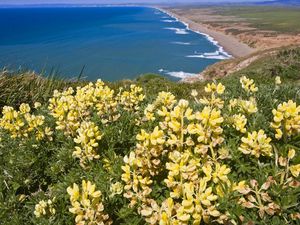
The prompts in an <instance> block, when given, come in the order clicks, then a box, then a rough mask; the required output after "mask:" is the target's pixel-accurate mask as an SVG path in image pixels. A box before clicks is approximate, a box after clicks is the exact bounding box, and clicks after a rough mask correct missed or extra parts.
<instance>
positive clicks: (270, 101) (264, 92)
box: [0, 49, 300, 225]
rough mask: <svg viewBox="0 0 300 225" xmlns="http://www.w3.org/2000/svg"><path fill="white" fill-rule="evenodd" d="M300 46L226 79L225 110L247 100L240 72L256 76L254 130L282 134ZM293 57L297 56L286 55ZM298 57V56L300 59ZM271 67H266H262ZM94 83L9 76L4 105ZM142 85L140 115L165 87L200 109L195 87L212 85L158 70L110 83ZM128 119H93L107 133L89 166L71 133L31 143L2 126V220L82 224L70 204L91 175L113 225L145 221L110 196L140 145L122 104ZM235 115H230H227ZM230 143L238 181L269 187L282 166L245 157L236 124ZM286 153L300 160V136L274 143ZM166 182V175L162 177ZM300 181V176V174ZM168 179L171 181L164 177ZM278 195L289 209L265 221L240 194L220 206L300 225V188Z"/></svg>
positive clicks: (235, 213)
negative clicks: (280, 120) (277, 119)
mask: <svg viewBox="0 0 300 225" xmlns="http://www.w3.org/2000/svg"><path fill="white" fill-rule="evenodd" d="M299 56H300V53H299V49H298V50H293V51H286V52H285V51H283V52H281V53H280V54H279V55H278V57H277V58H276V60H278V62H280V63H274V64H275V65H274V66H273V67H270V66H271V63H268V66H263V67H262V66H261V65H265V63H267V62H260V63H258V64H256V65H252V68H251V67H250V68H247V70H244V71H241V72H239V73H236V74H234V75H233V76H231V77H226V78H223V79H221V80H220V81H221V82H222V83H223V84H224V85H225V86H226V92H225V94H224V100H225V107H226V106H227V105H228V104H229V101H230V100H231V99H233V98H240V97H241V98H246V97H247V95H246V94H245V93H242V92H241V89H240V83H239V79H238V77H239V76H241V75H247V76H249V77H250V78H253V79H254V80H255V82H256V84H257V86H258V89H259V92H257V93H256V94H255V97H256V100H257V104H258V109H259V111H258V112H257V113H256V114H254V115H251V116H250V117H249V127H248V130H249V131H255V130H259V129H263V130H264V131H265V132H266V134H267V135H268V136H270V137H272V138H273V139H274V131H273V130H272V129H271V127H270V121H272V119H273V115H272V109H274V108H276V107H277V105H278V104H280V103H282V102H284V101H287V100H289V99H292V100H293V101H294V102H296V103H297V104H298V105H299V104H300V93H299V83H298V82H297V80H298V79H299V76H298V75H299ZM288 57H291V58H292V60H285V59H286V58H288ZM296 59H297V60H296ZM262 68H263V69H262ZM278 75H283V76H281V78H282V80H283V84H282V85H281V86H280V88H276V87H275V83H274V78H275V76H278ZM85 83H86V82H77V83H72V82H68V81H61V80H57V79H50V80H49V79H45V78H41V77H38V76H36V75H32V74H28V73H24V74H23V75H20V74H18V75H13V74H9V75H8V74H5V73H3V74H2V75H1V76H0V96H1V97H0V99H1V102H0V108H2V107H3V106H4V105H11V106H13V107H17V106H19V105H20V103H21V102H28V103H30V105H33V103H34V102H35V101H40V102H41V103H42V104H43V106H46V105H47V104H48V99H49V97H50V96H52V93H53V91H54V89H58V90H64V89H66V88H67V87H69V86H73V87H74V86H83V85H84V84H85ZM132 83H135V84H137V85H139V86H142V87H143V89H144V93H145V95H146V99H145V100H144V102H143V104H142V106H141V109H140V113H141V114H142V113H143V110H144V109H145V107H146V106H147V104H148V103H151V102H152V101H153V100H154V99H155V98H156V96H157V94H158V92H160V91H168V92H171V93H173V94H174V95H175V96H176V97H177V98H178V99H188V100H190V106H191V107H192V108H193V109H194V110H196V109H199V105H198V104H196V103H195V102H194V101H193V100H192V97H191V95H190V94H191V90H192V89H195V90H197V91H198V92H199V94H200V95H204V94H205V93H204V91H203V89H204V85H205V83H201V82H199V83H193V84H186V83H176V82H172V81H169V80H167V79H165V78H163V77H160V76H158V75H146V76H142V77H139V78H137V79H136V80H135V81H119V82H114V83H110V84H108V85H109V86H110V87H111V88H113V89H114V90H116V91H117V90H118V89H119V87H124V88H126V87H128V86H129V85H130V84H132ZM119 110H120V111H119V112H120V113H121V117H120V118H119V119H118V120H117V121H115V122H112V123H109V124H106V125H104V124H102V123H101V120H100V119H99V118H98V116H97V115H96V114H95V115H93V116H92V121H93V122H94V123H95V124H96V125H97V126H99V127H100V129H101V130H102V131H103V137H102V139H101V140H100V141H99V147H98V148H97V152H98V153H99V154H100V159H99V160H95V161H92V162H89V165H88V168H87V169H85V170H83V169H82V167H81V166H80V165H79V162H78V160H77V159H74V158H73V157H72V152H73V151H74V148H75V143H74V141H73V139H72V138H68V137H66V136H65V135H64V134H63V132H61V131H55V132H54V134H53V141H37V140H35V138H34V137H29V138H27V139H25V140H22V139H18V138H17V139H12V138H11V137H9V135H8V134H7V133H6V132H4V131H3V130H1V131H0V134H1V135H0V136H1V141H0V221H1V222H0V223H1V224H4V225H6V224H7V225H9V224H28V225H29V224H74V215H73V214H71V213H70V212H69V208H70V201H69V195H68V194H67V192H66V190H67V188H68V187H69V186H72V184H73V183H77V184H79V183H80V182H81V180H82V179H86V180H90V181H92V182H93V183H94V184H96V187H97V190H101V192H102V195H103V198H104V199H103V202H104V207H105V210H106V212H107V213H108V214H109V216H110V218H111V219H112V220H113V221H114V223H113V224H128V225H129V224H131V225H132V224H136V225H139V224H145V221H144V219H143V218H142V217H141V216H140V215H139V214H138V213H137V209H136V208H129V207H128V200H127V199H125V198H123V197H122V195H115V196H113V197H111V196H110V194H111V191H110V188H111V185H112V184H114V183H115V182H121V174H122V169H121V166H122V165H123V164H124V163H123V157H124V156H125V155H127V154H128V153H129V152H130V151H132V150H133V149H134V148H135V145H136V135H137V134H138V133H139V132H140V129H141V127H140V126H137V125H136V124H137V123H136V121H137V119H139V118H140V117H139V116H138V115H136V114H134V113H130V112H126V111H123V110H121V109H119ZM38 112H39V113H40V114H42V115H44V116H45V121H46V123H47V124H49V126H50V127H51V128H52V129H53V130H54V129H55V126H56V125H55V120H54V118H53V117H52V116H50V115H49V113H48V110H47V108H46V107H44V108H41V109H39V111H38ZM224 113H225V114H226V113H229V112H226V110H225V112H224ZM155 125H157V124H155V122H153V123H151V122H150V123H148V124H147V125H142V126H144V127H143V128H145V129H147V128H150V127H151V128H153V127H154V126H155ZM224 136H226V141H225V143H224V147H225V148H226V149H228V150H229V153H230V155H231V158H230V159H229V160H228V161H227V165H228V166H230V168H231V170H232V173H231V174H230V176H231V177H230V178H231V179H233V180H248V181H249V180H251V179H256V180H257V181H258V182H259V185H262V184H263V183H264V182H265V180H266V179H267V178H268V177H269V176H274V177H275V176H276V174H277V171H276V170H277V169H276V166H275V165H274V163H270V161H268V160H267V159H266V158H264V157H263V158H261V159H260V160H259V161H258V160H257V159H256V158H253V157H250V156H249V157H245V156H244V155H243V153H242V152H241V151H240V150H239V149H238V147H239V145H240V143H241V137H242V136H243V135H241V134H240V133H238V132H237V131H236V130H235V129H233V128H232V127H230V126H226V127H224ZM274 147H275V148H276V149H278V151H279V152H280V154H282V155H285V156H287V152H288V150H289V148H294V149H295V150H296V152H297V156H296V157H295V158H294V159H293V160H292V162H293V164H297V163H300V154H299V152H300V136H299V135H298V136H295V137H293V138H292V139H291V140H290V141H289V143H286V142H285V141H279V142H276V146H274ZM162 180H163V179H162ZM298 180H299V179H298ZM161 182H163V181H161ZM270 194H271V197H272V199H275V202H276V203H277V204H278V205H280V207H281V209H282V213H281V214H278V215H274V216H267V217H266V218H265V219H264V220H262V219H261V218H260V217H259V216H258V214H257V213H256V211H255V210H254V209H250V210H244V208H242V207H241V205H239V204H237V202H234V201H233V199H235V197H236V196H234V195H237V193H235V194H232V195H230V194H229V195H225V196H224V197H223V198H222V199H221V200H220V205H219V206H218V207H219V209H220V210H224V211H228V212H229V213H230V215H231V218H232V219H235V220H236V221H238V223H239V224H242V221H241V218H242V217H243V218H244V219H243V220H244V222H247V221H252V222H253V223H252V224H299V220H291V218H290V214H292V213H297V212H299V201H300V199H299V198H300V190H299V187H298V188H286V189H283V187H282V184H277V185H273V186H272V188H271V190H270ZM152 195H153V196H154V197H155V198H156V199H158V200H159V201H162V199H161V198H162V196H164V195H166V190H164V189H162V188H161V186H160V185H157V186H155V187H154V188H153V193H152ZM53 198H55V200H53V202H54V206H55V208H56V214H55V215H54V216H52V217H47V218H44V217H42V218H36V217H35V215H34V214H33V212H34V207H35V205H36V204H37V203H38V202H39V201H41V200H43V199H46V200H47V199H53Z"/></svg>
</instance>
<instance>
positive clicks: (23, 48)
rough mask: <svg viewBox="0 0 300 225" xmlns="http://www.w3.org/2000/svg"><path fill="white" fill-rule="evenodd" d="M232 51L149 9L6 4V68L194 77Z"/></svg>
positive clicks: (2, 60) (105, 76) (2, 28)
mask: <svg viewBox="0 0 300 225" xmlns="http://www.w3.org/2000/svg"><path fill="white" fill-rule="evenodd" d="M228 57H229V55H228V54H227V53H226V52H224V51H223V49H222V47H220V46H218V45H217V43H216V42H215V41H213V39H212V38H210V37H209V36H207V35H205V34H200V33H196V32H193V31H191V30H189V29H188V27H187V25H186V24H183V23H181V22H180V21H178V20H177V19H176V18H172V17H171V16H169V15H168V14H166V13H164V12H162V11H160V10H158V9H155V8H149V7H35V8H0V67H6V68H9V69H29V70H33V71H36V72H38V73H42V74H45V75H49V74H50V73H55V74H57V75H58V76H62V77H64V78H76V77H78V75H79V74H81V73H82V76H83V77H85V78H86V79H87V80H91V81H93V80H96V79H99V78H101V79H102V80H107V81H115V80H120V79H127V78H128V79H131V78H134V77H137V76H138V75H140V74H145V73H156V74H161V75H164V76H167V77H173V78H174V79H180V78H184V77H187V76H194V75H195V74H196V73H198V72H200V71H202V70H203V69H204V68H205V67H207V66H208V65H210V64H213V63H215V62H218V61H220V60H222V59H226V58H228Z"/></svg>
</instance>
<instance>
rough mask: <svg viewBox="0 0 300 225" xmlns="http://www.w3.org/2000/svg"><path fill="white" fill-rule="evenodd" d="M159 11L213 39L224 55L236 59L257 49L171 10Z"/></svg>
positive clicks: (162, 9) (163, 9)
mask: <svg viewBox="0 0 300 225" xmlns="http://www.w3.org/2000/svg"><path fill="white" fill-rule="evenodd" d="M157 9H158V10H160V11H162V12H164V13H166V14H168V15H169V16H171V17H173V18H176V19H177V20H179V21H180V22H182V23H184V24H186V26H187V27H188V29H190V30H192V31H194V32H197V33H200V34H202V35H206V36H208V37H211V38H212V39H213V40H211V41H212V42H215V44H216V45H217V46H219V47H220V48H221V50H223V49H224V51H223V53H229V54H230V55H231V56H234V57H244V56H247V55H249V54H251V53H253V52H255V51H256V49H254V48H251V47H249V46H248V45H246V44H245V43H242V42H241V41H239V40H238V39H237V38H235V37H233V36H232V35H228V34H225V33H222V32H220V31H216V30H213V29H211V28H208V27H207V26H205V25H204V24H201V23H197V22H194V21H192V20H190V19H188V18H186V17H184V16H181V15H178V14H176V13H174V12H173V11H172V10H170V9H166V8H160V7H157Z"/></svg>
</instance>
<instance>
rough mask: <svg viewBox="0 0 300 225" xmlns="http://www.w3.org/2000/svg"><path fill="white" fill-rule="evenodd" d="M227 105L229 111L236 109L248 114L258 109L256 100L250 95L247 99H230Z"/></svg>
mask: <svg viewBox="0 0 300 225" xmlns="http://www.w3.org/2000/svg"><path fill="white" fill-rule="evenodd" d="M228 107H229V109H230V110H231V111H232V110H233V109H237V111H239V112H242V113H246V114H248V115H250V114H253V113H256V112H257V110H258V109H257V104H256V100H255V99H254V98H253V97H250V98H249V100H244V99H231V100H230V101H229V106H228Z"/></svg>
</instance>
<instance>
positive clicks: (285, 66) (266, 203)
mask: <svg viewBox="0 0 300 225" xmlns="http://www.w3.org/2000/svg"><path fill="white" fill-rule="evenodd" d="M299 55H300V54H299V50H298V49H289V50H286V51H281V52H279V53H277V54H276V55H272V56H271V57H273V58H272V60H270V59H268V60H264V59H260V61H256V62H254V63H252V64H250V65H249V66H247V67H245V68H244V69H243V70H242V71H238V72H236V73H233V74H232V75H231V76H227V77H224V78H220V79H218V80H216V81H212V80H210V81H206V82H196V83H193V84H187V83H176V82H172V81H169V80H167V79H165V78H163V77H160V76H157V75H153V74H148V75H144V76H141V77H139V78H137V79H136V80H134V81H130V80H124V81H119V82H113V83H102V82H100V81H98V82H96V83H89V82H86V81H77V82H70V81H66V80H60V79H57V78H55V79H54V78H53V79H47V78H42V77H40V76H37V75H34V74H32V73H28V72H22V71H20V72H16V73H9V72H7V71H3V72H2V74H1V75H0V96H1V97H0V99H1V102H0V109H1V111H2V113H1V115H0V221H1V224H5V225H6V224H8V225H9V224H41V225H42V224H43V225H44V224H128V225H129V224H130V225H134V224H136V225H139V224H278V225H279V224H299V221H300V214H299V199H300V189H299V187H300V181H299V173H300V106H299V105H300V92H299V90H300V85H299V78H300V77H299V71H300V69H299V67H300V65H299V62H300V59H299ZM71 87H72V88H71ZM55 90H57V91H55ZM183 99H185V100H183ZM37 102H39V103H37ZM22 103H28V104H22ZM8 106H10V107H8Z"/></svg>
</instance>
